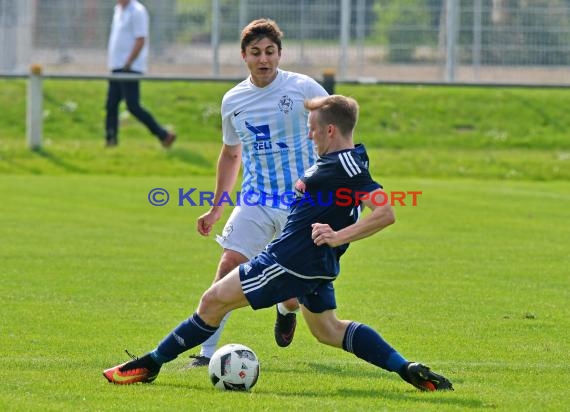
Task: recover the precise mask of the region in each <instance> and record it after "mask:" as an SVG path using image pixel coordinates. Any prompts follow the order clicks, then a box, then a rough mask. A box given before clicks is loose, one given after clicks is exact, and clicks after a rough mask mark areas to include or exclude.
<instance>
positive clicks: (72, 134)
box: [0, 79, 570, 181]
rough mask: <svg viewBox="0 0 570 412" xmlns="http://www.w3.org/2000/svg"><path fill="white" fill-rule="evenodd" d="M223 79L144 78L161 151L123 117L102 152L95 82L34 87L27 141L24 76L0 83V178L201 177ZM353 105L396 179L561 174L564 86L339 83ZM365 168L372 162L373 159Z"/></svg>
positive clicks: (567, 175) (568, 157)
mask: <svg viewBox="0 0 570 412" xmlns="http://www.w3.org/2000/svg"><path fill="white" fill-rule="evenodd" d="M230 87H231V84H229V83H189V82H172V83H171V82H152V81H148V82H144V83H143V104H144V105H145V106H146V107H148V108H149V109H150V110H151V111H152V113H153V114H154V115H155V117H156V118H157V119H158V120H159V121H161V122H163V123H164V124H165V125H167V126H169V127H172V128H174V129H175V130H176V131H177V132H178V135H179V139H178V141H177V142H176V144H175V146H174V148H173V149H172V150H171V151H169V152H167V153H164V152H162V151H160V150H157V149H158V148H159V145H158V142H157V141H156V139H155V138H154V137H152V136H151V135H150V134H149V133H148V131H147V130H146V129H145V128H144V127H143V126H142V125H141V124H140V123H138V122H137V121H135V120H134V119H133V118H132V117H130V116H129V115H128V112H124V113H123V115H122V121H121V138H120V139H121V146H120V147H119V148H118V150H103V148H102V145H103V137H102V136H103V134H104V133H103V118H104V110H103V105H104V99H105V92H106V84H105V82H104V81H84V82H82V83H79V82H77V81H65V80H52V79H47V80H45V82H44V95H45V104H44V109H45V110H44V112H45V119H44V120H45V123H44V133H43V135H44V139H43V146H42V149H41V150H40V151H38V152H30V151H29V150H28V149H27V147H26V140H25V139H26V138H25V136H26V132H25V118H26V115H25V113H26V109H25V96H26V93H25V91H26V88H25V82H23V81H16V80H0V90H2V92H1V94H0V104H2V107H4V111H3V115H2V116H1V117H0V131H1V132H0V174H48V175H50V174H54V173H57V174H62V173H63V174H65V173H69V172H72V173H81V174H109V173H111V174H121V175H124V174H129V175H140V176H143V175H147V174H153V175H161V176H164V175H170V176H178V175H180V174H181V173H185V174H211V173H212V171H213V170H214V165H215V162H216V159H217V153H218V151H219V147H220V143H221V122H220V116H219V104H220V101H221V98H222V96H223V94H224V92H225V91H226V90H228V89H229V88H230ZM337 92H338V93H343V94H347V95H352V96H354V97H356V98H357V99H358V100H359V101H360V102H361V118H360V122H359V125H358V128H357V134H356V139H357V140H358V141H362V142H364V143H366V144H367V146H368V147H369V148H370V149H371V151H372V153H373V155H374V156H375V157H377V158H379V159H380V162H379V163H377V169H375V171H376V172H377V173H381V174H382V175H395V176H410V177H414V176H423V177H454V176H463V177H473V178H482V179H489V178H491V179H510V180H542V181H546V180H568V179H570V138H569V137H568V132H567V131H568V130H569V129H570V120H568V116H566V113H565V108H566V107H568V106H569V105H570V97H569V96H568V93H567V92H566V90H556V89H516V88H512V89H509V88H496V89H482V88H468V87H463V88H461V87H413V86H398V87H396V86H349V85H339V86H338V87H337ZM375 167H376V165H375Z"/></svg>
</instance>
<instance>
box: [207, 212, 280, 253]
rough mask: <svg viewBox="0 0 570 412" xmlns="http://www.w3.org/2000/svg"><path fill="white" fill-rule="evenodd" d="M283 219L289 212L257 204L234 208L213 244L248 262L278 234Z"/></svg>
mask: <svg viewBox="0 0 570 412" xmlns="http://www.w3.org/2000/svg"><path fill="white" fill-rule="evenodd" d="M287 216H289V210H283V209H276V208H272V207H267V206H261V205H255V206H236V207H235V208H234V210H233V212H232V214H231V215H230V217H229V219H228V221H227V222H226V225H225V226H224V231H223V232H222V234H221V235H216V241H217V242H218V243H219V244H220V246H222V247H223V248H224V249H230V250H233V251H235V252H239V253H241V254H242V255H244V256H245V257H246V258H248V259H251V258H252V257H254V256H256V255H257V254H259V253H260V252H261V251H262V250H263V249H265V246H267V244H268V243H269V242H271V241H272V240H273V239H274V238H275V237H277V236H279V235H280V234H281V231H282V230H283V227H284V226H285V222H286V221H287Z"/></svg>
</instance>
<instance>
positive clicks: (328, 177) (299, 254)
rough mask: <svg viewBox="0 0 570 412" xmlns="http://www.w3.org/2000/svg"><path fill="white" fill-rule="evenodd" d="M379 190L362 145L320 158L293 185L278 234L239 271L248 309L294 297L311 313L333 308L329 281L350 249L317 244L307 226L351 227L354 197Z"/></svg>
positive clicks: (357, 210)
mask: <svg viewBox="0 0 570 412" xmlns="http://www.w3.org/2000/svg"><path fill="white" fill-rule="evenodd" d="M379 188H382V186H381V185H380V184H378V183H377V182H375V181H374V180H372V178H371V176H370V173H369V171H368V157H367V155H366V152H365V149H364V147H363V146H359V147H357V148H354V149H347V150H342V151H339V152H334V153H328V154H326V155H324V156H322V157H320V158H319V159H318V160H317V162H316V163H315V165H313V166H312V167H310V168H309V169H307V170H306V171H305V173H304V174H303V176H302V177H301V178H300V179H299V180H298V181H297V182H296V184H295V191H296V195H297V196H296V199H295V202H294V203H293V205H292V207H291V213H290V214H289V217H288V218H287V223H286V224H285V227H284V228H283V231H282V232H281V235H280V236H279V237H278V238H277V239H275V240H274V241H273V242H271V243H270V244H269V245H268V246H267V248H266V249H265V250H264V251H263V252H261V253H260V254H259V255H257V256H256V257H255V258H253V259H252V260H250V261H249V262H248V263H245V264H243V265H241V266H240V280H241V283H242V288H243V291H244V293H245V295H246V297H247V299H248V300H249V302H250V304H251V306H252V307H253V308H254V309H259V308H262V307H269V306H271V305H272V304H275V303H277V302H281V301H284V300H286V299H289V298H291V297H298V298H299V299H300V301H301V303H303V304H304V305H306V306H307V307H309V309H310V310H311V311H313V312H320V311H322V310H326V309H332V308H334V307H335V303H334V291H333V288H332V285H331V284H330V282H332V281H333V280H334V279H335V278H336V277H337V275H338V273H339V270H340V267H339V259H340V257H341V256H342V255H343V254H344V252H346V250H347V249H348V244H344V245H340V246H337V247H330V246H328V245H321V246H317V245H315V243H314V241H313V239H312V237H311V234H312V227H311V225H312V224H313V223H323V224H328V225H329V226H330V227H331V228H332V229H333V230H335V231H338V230H341V229H343V228H345V227H347V226H350V225H352V224H354V223H355V222H356V221H357V220H358V217H359V213H360V207H359V201H358V194H357V193H360V196H361V195H362V193H370V192H373V191H375V190H377V189H379ZM317 292H318V293H317ZM312 295H315V296H314V297H310V296H312ZM316 295H320V297H318V296H316Z"/></svg>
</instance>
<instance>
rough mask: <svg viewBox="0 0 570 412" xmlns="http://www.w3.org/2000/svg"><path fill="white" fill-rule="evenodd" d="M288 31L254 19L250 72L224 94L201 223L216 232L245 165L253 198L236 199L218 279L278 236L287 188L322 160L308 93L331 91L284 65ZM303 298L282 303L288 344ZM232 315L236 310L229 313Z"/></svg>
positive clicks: (280, 327)
mask: <svg viewBox="0 0 570 412" xmlns="http://www.w3.org/2000/svg"><path fill="white" fill-rule="evenodd" d="M282 36H283V33H282V32H281V30H280V28H279V26H278V25H277V23H275V22H274V21H273V20H271V19H258V20H254V21H252V22H250V23H249V24H248V25H246V26H245V28H244V29H243V30H242V33H241V56H242V58H243V61H244V63H245V65H246V66H247V68H248V70H249V76H248V77H247V78H246V79H245V80H243V81H241V82H240V83H238V84H237V85H236V86H235V87H233V88H232V89H230V90H229V91H228V92H227V93H226V94H225V95H224V97H223V99H222V107H221V115H222V138H223V145H222V149H221V151H220V155H219V158H218V165H217V175H216V188H215V192H214V199H213V206H212V207H211V208H210V210H208V211H207V212H206V213H204V214H203V215H202V216H200V217H199V218H198V222H197V230H198V233H200V234H201V235H203V236H208V235H209V234H210V233H211V232H212V230H213V228H214V225H215V224H216V222H217V221H218V220H219V219H220V218H221V217H222V214H223V211H224V207H225V206H226V205H227V202H223V201H220V200H221V199H222V197H223V196H224V195H225V196H227V195H228V194H229V193H230V192H231V191H232V190H233V188H234V186H235V183H236V179H237V175H238V172H239V169H240V165H242V166H243V167H242V169H243V170H242V173H243V179H242V185H241V195H242V198H246V201H247V204H245V205H244V204H243V203H242V205H240V206H236V207H235V208H234V209H233V211H232V214H231V216H230V217H229V218H228V220H227V222H226V224H225V226H224V228H223V230H222V233H221V235H219V236H216V240H217V242H218V243H219V244H220V246H222V248H223V251H222V255H221V257H220V261H219V263H218V269H217V271H216V275H215V277H214V281H218V280H220V279H221V278H223V277H224V276H226V275H227V274H228V273H229V272H230V271H231V270H232V269H234V268H235V267H237V266H238V265H240V264H242V263H245V262H247V261H248V260H249V259H251V258H252V257H254V256H255V255H257V254H258V253H259V252H261V251H262V250H263V248H265V246H266V245H267V244H268V243H269V242H270V241H271V240H273V239H274V238H275V237H277V236H278V235H279V234H280V233H281V230H282V229H283V226H284V225H285V222H286V220H287V215H288V214H289V206H290V205H289V204H287V202H281V201H280V196H281V195H282V194H283V193H287V192H292V191H293V190H294V189H293V185H294V184H295V181H296V180H297V179H298V178H299V176H301V175H302V174H303V172H304V171H305V169H307V168H308V167H310V166H312V165H313V164H314V163H315V160H316V153H315V149H314V146H313V143H312V142H311V141H310V140H308V139H307V133H308V130H307V116H308V111H307V110H306V109H305V107H304V106H303V102H304V101H305V99H311V98H313V97H317V96H326V95H328V93H327V92H326V90H325V89H324V88H323V87H322V86H321V85H320V84H319V83H317V82H316V81H315V80H314V79H312V78H310V77H309V76H306V75H304V74H300V73H295V72H291V71H285V70H281V69H280V68H279V62H280V60H281V51H282V44H281V38H282ZM298 308H299V305H298V302H297V301H296V300H295V299H291V300H289V301H287V302H284V303H281V302H280V303H279V304H278V305H277V311H276V315H277V319H276V321H275V331H274V333H275V340H276V342H277V344H278V345H279V346H282V347H284V346H288V345H289V344H290V343H291V342H292V340H293V336H294V332H295V327H296V314H295V312H296V311H297V310H298ZM228 315H229V314H228ZM227 317H228V316H227V315H226V317H225V318H224V320H223V321H222V323H221V324H220V327H219V328H218V330H217V332H216V333H215V334H214V335H212V336H211V337H210V338H209V339H208V340H207V341H206V342H204V344H203V345H202V347H201V350H200V353H199V354H198V355H192V357H193V358H194V359H193V360H192V362H191V363H190V365H189V367H200V366H207V365H208V362H209V361H210V358H211V356H212V354H213V353H214V351H215V350H216V346H217V344H218V341H219V339H220V336H221V333H222V329H223V327H224V323H225V320H226V319H227Z"/></svg>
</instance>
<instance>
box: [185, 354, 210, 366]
mask: <svg viewBox="0 0 570 412" xmlns="http://www.w3.org/2000/svg"><path fill="white" fill-rule="evenodd" d="M190 357H191V358H193V360H192V362H190V363H189V364H188V366H186V369H193V368H202V367H204V366H208V365H209V364H210V358H208V357H207V356H202V355H190Z"/></svg>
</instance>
